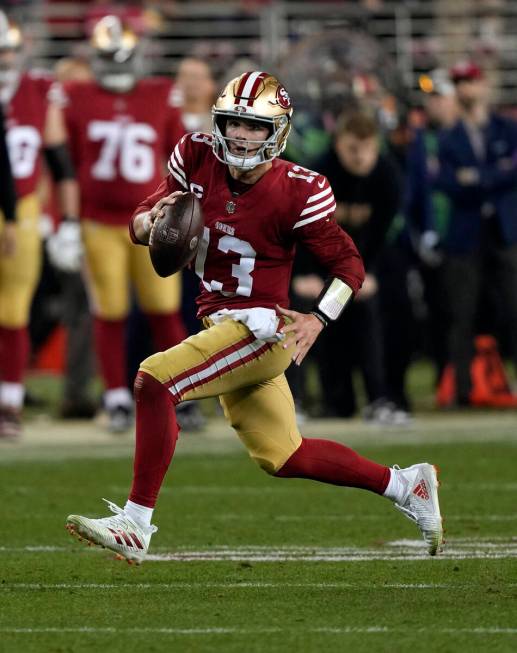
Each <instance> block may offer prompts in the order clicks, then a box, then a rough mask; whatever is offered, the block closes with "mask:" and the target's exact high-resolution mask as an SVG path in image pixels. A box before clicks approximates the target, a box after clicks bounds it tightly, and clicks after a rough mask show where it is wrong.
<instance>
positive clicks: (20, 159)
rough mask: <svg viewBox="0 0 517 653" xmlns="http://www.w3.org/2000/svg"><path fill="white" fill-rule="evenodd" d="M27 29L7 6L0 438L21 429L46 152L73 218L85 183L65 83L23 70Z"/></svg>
mask: <svg viewBox="0 0 517 653" xmlns="http://www.w3.org/2000/svg"><path fill="white" fill-rule="evenodd" d="M23 56H24V53H23V37H22V33H21V30H20V28H19V27H18V26H17V25H16V24H15V23H13V22H12V21H10V20H9V19H8V18H7V16H6V15H5V14H4V13H3V12H1V11H0V103H1V104H2V108H3V112H4V115H5V126H6V140H7V146H8V151H9V160H10V163H11V169H12V174H13V177H14V181H15V189H16V196H17V202H16V212H15V213H16V215H15V216H9V215H7V214H6V215H3V214H0V241H1V245H0V380H1V383H0V437H15V436H17V435H18V434H19V433H20V430H21V421H20V415H21V409H22V406H23V400H24V385H23V376H24V371H25V367H26V363H27V358H28V353H29V337H28V333H27V324H28V321H29V310H30V306H31V302H32V297H33V295H34V291H35V289H36V285H37V282H38V279H39V274H40V267H41V237H40V235H39V217H40V206H39V200H38V194H37V190H38V189H37V187H38V183H39V181H40V176H41V170H42V161H41V159H42V155H43V154H44V155H45V157H46V162H47V166H48V168H49V170H50V172H51V174H52V177H53V179H54V181H56V182H57V187H56V188H57V191H58V193H57V194H58V198H59V200H60V201H59V205H60V210H61V211H62V213H63V214H64V216H65V217H66V218H67V219H68V220H72V219H76V218H77V215H78V209H79V207H78V194H77V184H76V182H75V180H74V172H73V168H72V165H71V162H70V158H69V155H68V151H67V149H66V130H65V125H64V120H63V115H62V111H61V108H60V106H59V102H58V96H59V93H58V87H57V86H56V84H55V83H54V81H53V80H52V79H51V78H50V77H49V76H48V75H46V74H37V73H36V72H32V71H30V72H24V71H23Z"/></svg>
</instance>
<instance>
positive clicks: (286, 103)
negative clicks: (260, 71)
mask: <svg viewBox="0 0 517 653" xmlns="http://www.w3.org/2000/svg"><path fill="white" fill-rule="evenodd" d="M276 101H277V102H278V104H279V105H280V106H281V107H282V109H289V107H290V106H291V98H290V97H289V94H288V93H287V91H286V90H285V88H284V87H283V86H282V85H279V86H278V88H277V90H276Z"/></svg>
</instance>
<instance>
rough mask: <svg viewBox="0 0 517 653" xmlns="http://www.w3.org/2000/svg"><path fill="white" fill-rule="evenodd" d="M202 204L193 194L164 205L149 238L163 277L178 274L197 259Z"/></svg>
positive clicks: (159, 271) (154, 262)
mask: <svg viewBox="0 0 517 653" xmlns="http://www.w3.org/2000/svg"><path fill="white" fill-rule="evenodd" d="M203 224H204V223H203V212H202V210H201V203H200V202H199V200H198V198H197V197H196V196H195V195H194V194H193V193H185V194H184V195H181V196H180V197H178V198H177V200H176V202H175V203H174V204H172V205H167V206H165V209H164V215H163V217H162V218H157V219H156V220H155V222H154V224H153V228H152V229H151V234H150V237H149V254H150V256H151V262H152V264H153V267H154V269H155V270H156V272H157V274H159V275H160V277H169V276H170V275H171V274H174V273H175V272H178V271H179V270H181V269H182V268H184V267H185V266H186V265H188V264H189V263H190V261H191V260H192V259H193V258H194V256H195V255H196V252H197V247H198V244H199V239H200V238H201V236H202V234H203Z"/></svg>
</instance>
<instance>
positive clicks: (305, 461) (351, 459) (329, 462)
mask: <svg viewBox="0 0 517 653" xmlns="http://www.w3.org/2000/svg"><path fill="white" fill-rule="evenodd" d="M390 475H391V473H390V470H389V467H384V465H378V464H377V463H374V462H372V461H371V460H368V459H367V458H363V457H362V456H360V455H359V454H358V453H356V452H355V451H353V449H349V448H348V447H345V445H344V444H339V442H333V441H331V440H319V439H316V438H303V439H302V444H301V445H300V447H299V448H298V449H297V450H296V451H295V452H294V453H293V455H292V456H291V457H290V458H289V460H288V461H287V462H286V463H285V464H284V466H283V467H282V468H281V469H279V470H278V472H277V473H276V474H275V476H280V477H282V478H310V479H312V480H314V481H321V482H322V483H331V484H333V485H346V486H347V487H359V488H363V489H364V490H371V491H372V492H376V493H377V494H383V493H384V490H385V489H386V487H387V486H388V482H389V480H390Z"/></svg>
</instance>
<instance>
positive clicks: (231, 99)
mask: <svg viewBox="0 0 517 653" xmlns="http://www.w3.org/2000/svg"><path fill="white" fill-rule="evenodd" d="M292 114H293V108H292V105H291V100H290V98H289V95H288V94H287V91H286V90H285V88H284V86H283V85H282V84H281V83H280V82H279V81H278V79H276V77H273V75H270V74H268V73H264V72H260V71H254V72H247V73H244V74H243V75H241V76H240V77H236V78H235V79H232V80H231V82H229V83H228V84H227V85H226V87H225V88H224V90H223V92H222V93H221V95H220V96H219V97H218V98H217V100H216V103H215V105H214V106H213V107H212V136H213V143H212V148H213V151H214V154H215V156H216V157H217V158H218V159H219V161H222V162H223V163H226V164H228V165H231V166H234V167H236V168H242V169H247V170H250V169H252V168H255V167H256V166H257V165H259V164H260V163H265V162H266V161H272V160H273V159H274V158H275V157H277V156H279V155H280V154H282V152H283V151H284V149H285V146H286V144H287V137H288V136H289V132H290V131H291V116H292ZM230 118H234V119H238V120H246V119H248V120H252V121H253V122H259V123H264V125H265V126H267V128H268V130H269V136H268V137H267V139H266V140H265V141H248V145H250V144H252V145H253V146H256V145H259V148H258V150H257V151H254V152H253V154H252V155H251V156H246V154H244V155H243V156H237V155H235V154H232V153H231V152H230V150H229V149H228V143H229V141H230V139H229V138H227V137H226V122H227V121H228V119H230ZM253 149H254V150H255V147H254V148H253Z"/></svg>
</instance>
